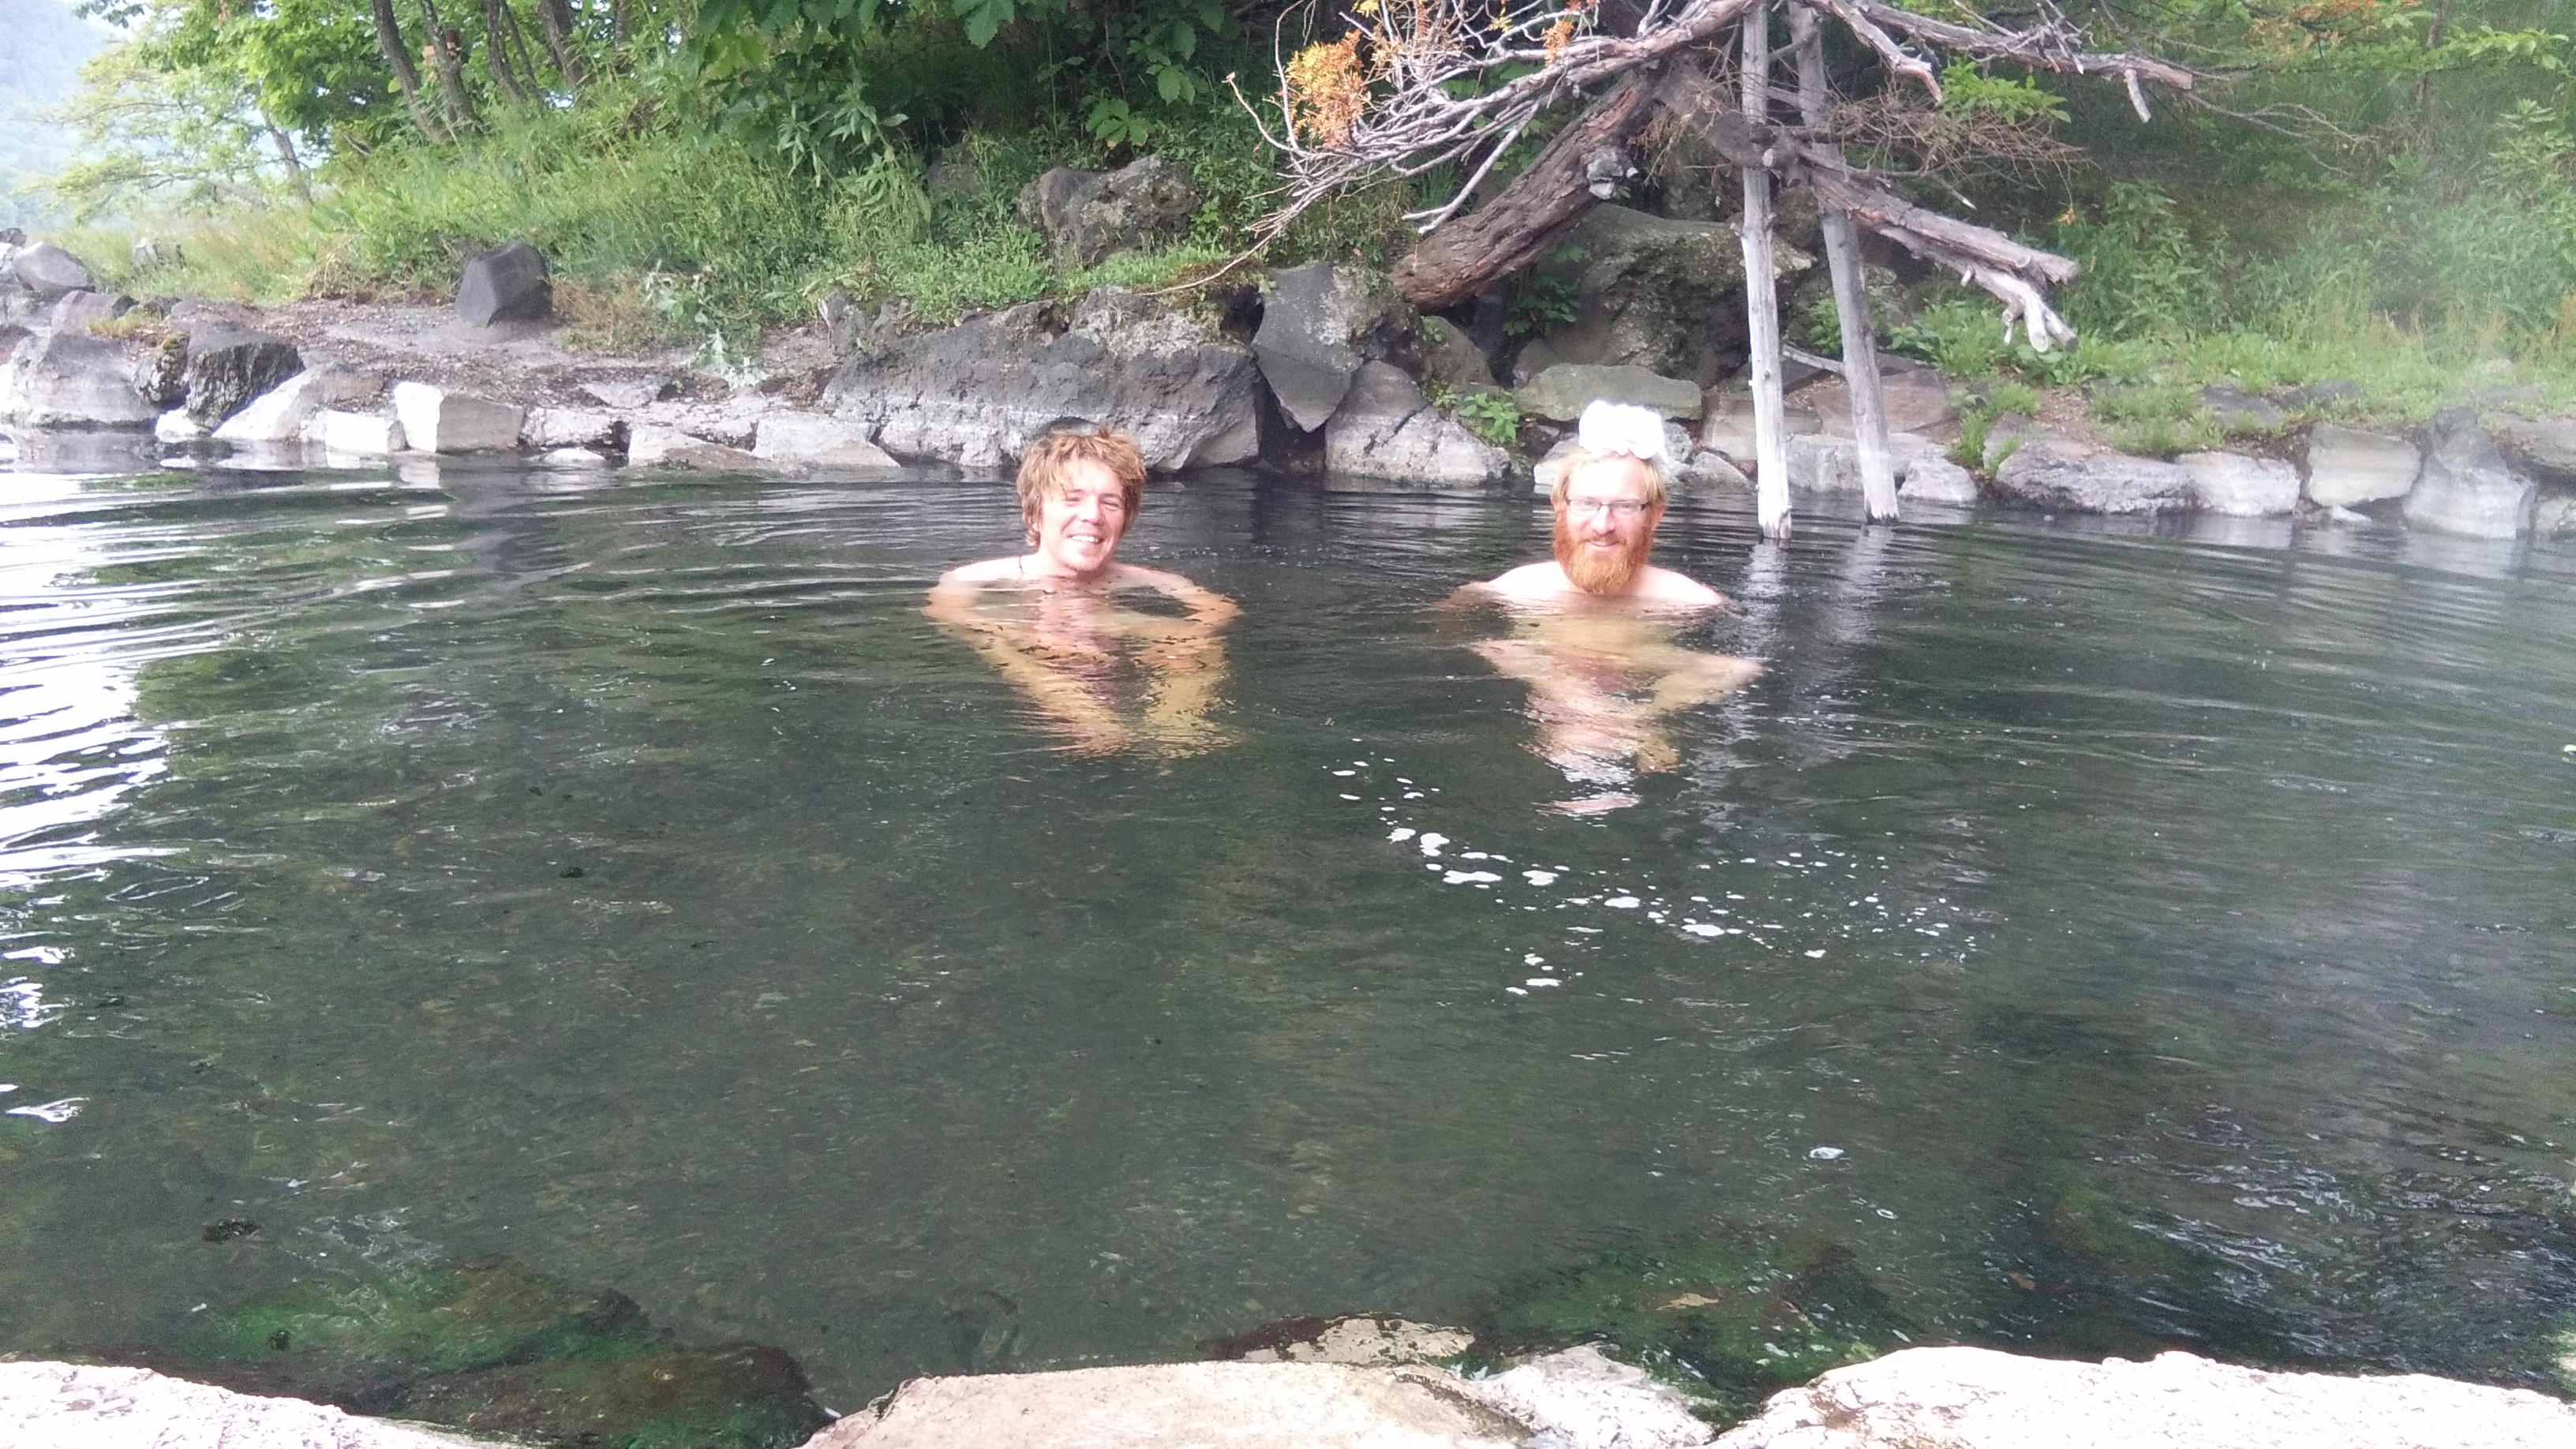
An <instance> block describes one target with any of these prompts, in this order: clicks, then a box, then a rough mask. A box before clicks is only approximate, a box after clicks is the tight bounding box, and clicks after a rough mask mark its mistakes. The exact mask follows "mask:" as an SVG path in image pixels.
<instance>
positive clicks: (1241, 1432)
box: [807, 1363, 1528, 1449]
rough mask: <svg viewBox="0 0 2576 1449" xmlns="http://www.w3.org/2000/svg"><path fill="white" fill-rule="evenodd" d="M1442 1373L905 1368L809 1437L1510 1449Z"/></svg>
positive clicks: (834, 1448)
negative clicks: (883, 1394)
mask: <svg viewBox="0 0 2576 1449" xmlns="http://www.w3.org/2000/svg"><path fill="white" fill-rule="evenodd" d="M1446 1378H1447V1376H1446V1375H1443V1374H1440V1373H1439V1372H1437V1371H1435V1370H1423V1369H1368V1368H1354V1367H1351V1366H1349V1365H1346V1364H1328V1363H1179V1364H1151V1365H1145V1366H1140V1367H1136V1368H1097V1369H1072V1370H1069V1371H1066V1372H1063V1373H1043V1374H993V1375H988V1376H984V1377H980V1378H932V1379H914V1380H913V1381H912V1382H910V1383H908V1384H905V1385H904V1386H903V1387H902V1388H901V1389H898V1390H896V1391H895V1395H894V1398H893V1399H892V1401H891V1402H889V1403H888V1404H887V1405H886V1408H885V1413H884V1415H883V1417H881V1418H877V1419H874V1420H870V1419H869V1418H868V1417H867V1416H866V1415H864V1414H853V1415H851V1416H850V1417H849V1418H846V1419H843V1420H842V1421H841V1422H840V1423H838V1424H835V1425H833V1426H832V1427H831V1428H829V1429H826V1430H824V1431H823V1432H822V1433H821V1434H819V1435H816V1436H815V1437H814V1438H813V1439H812V1440H811V1441H809V1443H808V1446H807V1449H861V1446H864V1449H1023V1446H1026V1449H1037V1446H1045V1449H1182V1446H1193V1449H1196V1446H1205V1449H1342V1446H1348V1449H1362V1446H1366V1449H1520V1446H1521V1445H1522V1444H1523V1443H1525V1442H1526V1440H1527V1437H1528V1436H1527V1433H1526V1431H1524V1430H1523V1429H1522V1428H1521V1426H1520V1425H1519V1424H1518V1423H1517V1422H1515V1421H1513V1420H1512V1419H1509V1418H1507V1417H1505V1416H1504V1415H1502V1414H1500V1413H1497V1412H1495V1411H1494V1410H1492V1409H1488V1408H1486V1407H1484V1406H1483V1405H1482V1404H1479V1403H1477V1402H1476V1401H1475V1400H1473V1399H1470V1398H1467V1397H1466V1396H1464V1395H1462V1394H1459V1393H1458V1392H1457V1391H1456V1390H1455V1388H1454V1387H1452V1386H1451V1384H1449V1383H1447V1382H1444V1380H1445V1379H1446Z"/></svg>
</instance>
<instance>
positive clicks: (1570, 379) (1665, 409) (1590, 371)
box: [1513, 362, 1702, 423]
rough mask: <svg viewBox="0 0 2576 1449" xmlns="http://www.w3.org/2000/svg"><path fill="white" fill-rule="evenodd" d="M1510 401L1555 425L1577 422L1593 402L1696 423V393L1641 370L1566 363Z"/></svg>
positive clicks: (1698, 402) (1698, 403)
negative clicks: (1625, 405)
mask: <svg viewBox="0 0 2576 1449" xmlns="http://www.w3.org/2000/svg"><path fill="white" fill-rule="evenodd" d="M1513 396H1514V398H1515V399H1516V400H1518V402H1519V403H1520V405H1521V411H1523V412H1525V413H1531V414H1535V415H1536V416H1539V417H1542V418H1549V419H1553V420H1554V421H1556V422H1560V423H1570V422H1573V421H1575V420H1576V419H1577V418H1580V417H1582V416H1583V409H1584V408H1585V407H1586V406H1587V405H1588V404H1590V403H1592V402H1594V401H1595V400H1607V401H1609V402H1620V403H1635V404H1636V405H1637V406H1639V407H1645V408H1653V409H1654V410H1655V411H1656V412H1659V413H1661V414H1663V415H1664V416H1665V417H1668V418H1696V417H1698V416H1699V415H1700V408H1701V406H1702V400H1701V397H1700V390H1699V389H1698V388H1697V387H1696V386H1694V385H1692V384H1690V383H1687V382H1683V381H1681V380H1680V379H1678V378H1672V377H1664V376H1661V375H1659V374H1657V373H1653V372H1650V371H1648V370H1646V369H1645V368H1642V367H1625V366H1621V367H1587V366H1583V365H1581V364H1578V363H1571V362H1560V363H1558V364H1557V365H1556V366H1554V367H1551V368H1549V369H1548V370H1547V371H1545V372H1542V373H1540V374H1539V375H1538V376H1536V377H1534V378H1532V379H1530V385H1529V386H1527V387H1525V388H1522V389H1521V390H1520V391H1519V392H1517V393H1515V394H1513Z"/></svg>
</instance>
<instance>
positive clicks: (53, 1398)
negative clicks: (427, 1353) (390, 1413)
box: [0, 1363, 480, 1449]
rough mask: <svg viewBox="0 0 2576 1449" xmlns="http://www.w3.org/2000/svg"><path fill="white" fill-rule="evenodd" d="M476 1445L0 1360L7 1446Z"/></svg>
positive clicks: (132, 1373)
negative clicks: (0, 1361)
mask: <svg viewBox="0 0 2576 1449" xmlns="http://www.w3.org/2000/svg"><path fill="white" fill-rule="evenodd" d="M477 1442H480V1441H476V1440H471V1439H465V1438H462V1437H459V1436H455V1435H449V1434H442V1433H438V1432H436V1431H433V1430H428V1429H422V1428H418V1427H415V1426H413V1425H409V1424H396V1423H392V1422H390V1421H387V1420H383V1419H361V1418H356V1417H353V1416H351V1415H349V1414H346V1413H343V1412H342V1411H340V1410H338V1409H334V1408H330V1407H327V1406H325V1405H322V1404H308V1403H306V1402H304V1401H303V1400H301V1399H265V1398H256V1397H253V1396H252V1395H249V1394H236V1393H233V1392H232V1391H230V1390H228V1389H218V1388H214V1387H212V1386H211V1385H207V1384H192V1383H187V1382H184V1381H182V1380H179V1379H171V1378H163V1377H162V1376H161V1375H159V1374H156V1373H154V1372H152V1371H151V1370H149V1369H138V1368H101V1367H96V1366H93V1365H87V1364H65V1363H0V1444H6V1445H8V1446H9V1449H455V1446H457V1445H460V1444H472V1443H477Z"/></svg>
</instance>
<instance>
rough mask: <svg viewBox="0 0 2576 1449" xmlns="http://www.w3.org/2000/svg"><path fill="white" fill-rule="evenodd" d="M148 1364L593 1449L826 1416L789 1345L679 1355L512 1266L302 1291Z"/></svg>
mask: <svg viewBox="0 0 2576 1449" xmlns="http://www.w3.org/2000/svg"><path fill="white" fill-rule="evenodd" d="M149 1358H150V1360H151V1362H150V1364H149V1366H150V1367H152V1368H156V1369H159V1370H161V1371H162V1372H164V1373H168V1374H171V1375H174V1376H176V1377H180V1378H188V1379H194V1380H197V1381H199V1382H204V1383H212V1384H217V1385H220V1386H221V1387H224V1388H228V1389H232V1390H235V1391H237V1392H241V1393H252V1394H269V1395H285V1396H290V1397H295V1398H304V1399H314V1400H318V1401H320V1402H324V1403H330V1404H336V1405H338V1406H339V1407H341V1408H344V1409H347V1410H349V1411H351V1412H353V1413H361V1414H379V1415H387V1416H391V1417H395V1418H404V1419H416V1420H421V1421H424V1422H427V1423H433V1424H442V1425H446V1426H448V1427H450V1428H457V1429H466V1430H470V1431H473V1432H477V1433H507V1434H513V1435H518V1436H521V1437H524V1438H528V1439H533V1440H537V1441H540V1442H545V1443H557V1444H579V1445H582V1446H585V1449H699V1446H709V1449H785V1446H789V1445H794V1444H801V1443H803V1442H804V1441H805V1439H806V1438H808V1437H809V1436H811V1435H812V1434H813V1433H814V1431H815V1430H816V1429H819V1428H821V1427H822V1426H823V1425H824V1424H825V1423H828V1422H829V1421H830V1417H831V1416H830V1415H828V1414H826V1413H825V1412H824V1411H823V1410H822V1408H821V1407H820V1406H819V1405H817V1404H816V1403H815V1402H814V1401H813V1399H812V1398H811V1397H810V1396H809V1395H808V1392H807V1391H808V1387H809V1386H808V1385H807V1383H806V1381H805V1375H804V1372H803V1370H802V1369H801V1368H799V1367H798V1365H797V1363H796V1361H795V1359H793V1358H791V1357H789V1356H788V1355H787V1354H786V1353H784V1352H782V1351H780V1350H778V1349H774V1348H765V1347H761V1346H759V1345H755V1344H728V1345H723V1346H720V1347H716V1348H691V1347H685V1346H682V1345H680V1344H678V1343H676V1342H674V1341H673V1339H672V1336H671V1335H670V1334H669V1333H667V1332H664V1331H660V1330H657V1329H655V1328H654V1327H653V1326H652V1324H651V1323H650V1322H649V1321H648V1320H647V1319H646V1317H645V1315H644V1311H643V1310H642V1309H641V1308H638V1307H637V1306H636V1305H635V1302H634V1300H632V1299H630V1298H628V1297H626V1296H625V1295H624V1294H622V1293H618V1292H616V1291H614V1290H612V1289H598V1290H585V1289H576V1288H572V1287H569V1286H567V1285H565V1284H562V1283H558V1282H556V1281H554V1280H552V1279H549V1278H546V1277H543V1276H541V1275H538V1274H534V1273H531V1272H529V1271H527V1270H526V1269H525V1268H523V1267H521V1266H520V1265H519V1264H517V1263H514V1262H511V1261H509V1260H508V1259H502V1258H487V1259H480V1260H477V1261H474V1262H468V1263H457V1264H441V1265H436V1266H429V1267H412V1268H401V1269H395V1270H392V1271H389V1272H385V1273H381V1274H377V1275H375V1276H372V1277H369V1278H365V1279H361V1280H358V1281H355V1282H336V1283H319V1282H307V1283H297V1284H294V1285H292V1286H290V1287H288V1288H286V1289H284V1290H282V1291H280V1292H277V1293H273V1294H270V1295H268V1296H267V1297H264V1298H258V1299H253V1300H251V1301H250V1302H248V1303H244V1304H241V1305H239V1306H237V1307H234V1308H230V1309H227V1310H225V1311H224V1312H221V1313H218V1314H215V1315H213V1316H212V1317H211V1318H209V1319H208V1320H206V1321H205V1322H203V1323H200V1324H198V1325H196V1326H195V1327H194V1328H192V1329H190V1330H189V1331H188V1332H187V1333H186V1334H184V1335H182V1336H181V1337H180V1339H179V1340H178V1341H177V1342H176V1343H174V1344H173V1345H172V1346H171V1347H170V1349H169V1350H168V1351H166V1352H163V1353H156V1354H152V1355H149Z"/></svg>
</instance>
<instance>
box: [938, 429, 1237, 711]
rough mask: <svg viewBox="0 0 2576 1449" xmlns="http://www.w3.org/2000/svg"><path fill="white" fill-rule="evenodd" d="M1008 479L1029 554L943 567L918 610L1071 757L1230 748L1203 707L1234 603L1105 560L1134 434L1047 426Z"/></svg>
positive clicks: (1126, 504) (1117, 531) (1140, 470)
mask: <svg viewBox="0 0 2576 1449" xmlns="http://www.w3.org/2000/svg"><path fill="white" fill-rule="evenodd" d="M1019 488H1020V515H1021V517H1022V518H1023V519H1025V520H1026V521H1027V524H1028V530H1029V545H1030V551H1029V552H1028V553H1025V554H1017V555H1013V556H1011V557H1008V558H996V559H986V560H984V561H983V562H982V563H972V564H968V565H966V566H964V567H963V568H958V569H952V570H950V571H949V572H948V573H947V574H945V575H943V576H942V577H941V578H940V580H939V583H938V584H937V586H935V587H934V588H932V589H931V591H930V603H929V606H928V608H927V609H926V610H925V611H924V612H926V613H928V614H929V615H930V617H931V618H933V619H936V620H938V621H939V622H940V624H941V625H943V626H945V627H946V628H947V629H948V630H949V631H950V632H952V633H954V634H956V635H958V636H959V637H960V638H963V639H964V640H966V642H967V643H969V644H971V645H973V646H974V649H975V652H976V653H978V654H981V655H983V656H984V658H985V660H986V661H988V662H989V663H991V664H992V666H993V667H994V668H995V669H997V670H999V671H1001V674H1002V677H1003V678H1005V679H1007V680H1009V681H1011V683H1012V684H1014V685H1016V686H1018V688H1019V689H1020V691H1021V692H1022V693H1023V694H1026V695H1027V696H1028V697H1029V699H1030V701H1031V702H1032V703H1034V704H1036V705H1037V707H1038V708H1039V710H1040V711H1042V712H1043V713H1044V714H1045V716H1046V718H1047V721H1048V723H1049V724H1050V725H1051V726H1052V727H1053V728H1054V729H1055V730H1056V731H1057V732H1059V733H1061V734H1062V735H1063V736H1064V737H1065V740H1066V744H1067V747H1068V748H1070V749H1072V750H1074V751H1075V752H1077V753H1081V754H1095V755H1106V754H1116V753H1121V752H1132V753H1136V754H1143V755H1155V756H1164V757H1169V756H1177V755H1196V754H1204V753H1206V752H1208V751H1210V750H1214V749H1218V748H1221V747H1222V746H1224V745H1226V744H1229V743H1231V742H1232V736H1231V735H1230V734H1229V733H1228V732H1227V731H1226V730H1225V729H1224V728H1223V727H1221V726H1219V725H1217V724H1215V723H1214V722H1212V721H1210V720H1209V719H1208V712H1209V710H1210V709H1211V708H1213V707H1214V706H1215V704H1216V701H1217V692H1218V687H1219V686H1220V685H1221V684H1223V683H1224V681H1225V671H1226V665H1225V644H1224V641H1223V640H1222V639H1220V638H1219V637H1218V631H1219V630H1221V629H1223V628H1224V626H1225V624H1226V621H1227V620H1230V619H1232V618H1233V617H1234V616H1235V614H1236V612H1237V610H1236V608H1235V605H1234V601H1233V600H1231V599H1229V598H1227V597H1225V596H1224V595H1223V594H1218V593H1213V592H1211V591H1209V590H1207V589H1203V588H1200V587H1199V586H1198V585H1196V584H1194V583H1191V582H1190V581H1189V580H1188V579H1185V578H1183V577H1181V576H1180V575H1179V574H1173V573H1164V572H1161V571H1160V570H1156V569H1148V568H1138V567H1137V566H1135V565H1134V564H1122V563H1119V562H1117V560H1116V559H1115V557H1114V555H1115V554H1116V553H1117V550H1118V540H1119V538H1120V537H1121V536H1123V535H1124V534H1125V533H1126V531H1127V526H1128V524H1129V523H1130V522H1131V521H1132V520H1133V519H1134V518H1135V516H1136V508H1137V504H1138V502H1139V501H1140V500H1141V499H1142V497H1143V495H1144V488H1145V463H1144V459H1143V457H1142V456H1141V455H1140V454H1139V453H1138V452H1137V450H1136V443H1135V440H1134V439H1132V438H1129V437H1127V436H1125V435H1124V434H1121V433H1115V432H1111V431H1110V430H1109V429H1107V428H1088V427H1085V428H1058V429H1056V430H1055V431H1052V432H1050V433H1048V434H1047V435H1046V436H1045V437H1043V438H1040V439H1039V440H1038V441H1037V442H1035V443H1034V444H1032V445H1030V448H1029V451H1028V454H1027V456H1025V457H1023V458H1022V459H1021V460H1020V474H1019ZM1139 605H1144V606H1146V607H1139ZM1156 606H1160V608H1159V611H1158V609H1157V608H1156Z"/></svg>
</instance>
